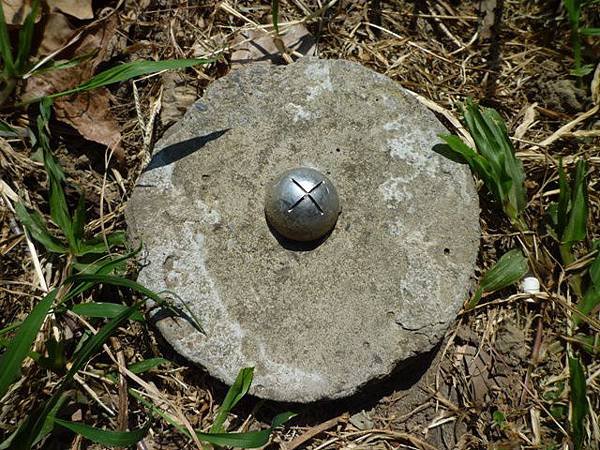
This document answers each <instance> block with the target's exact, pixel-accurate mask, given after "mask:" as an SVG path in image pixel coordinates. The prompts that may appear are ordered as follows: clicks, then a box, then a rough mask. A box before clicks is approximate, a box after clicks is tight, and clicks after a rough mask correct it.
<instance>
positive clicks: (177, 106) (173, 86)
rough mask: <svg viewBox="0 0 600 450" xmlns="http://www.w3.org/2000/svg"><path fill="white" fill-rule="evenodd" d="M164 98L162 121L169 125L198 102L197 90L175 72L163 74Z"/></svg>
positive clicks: (170, 71)
mask: <svg viewBox="0 0 600 450" xmlns="http://www.w3.org/2000/svg"><path fill="white" fill-rule="evenodd" d="M162 82H163V96H162V105H161V111H160V120H161V122H162V124H163V125H169V124H171V123H173V122H175V121H177V120H179V119H181V118H182V117H183V115H184V114H185V112H186V111H187V109H188V108H189V107H190V106H191V105H192V103H194V102H195V101H196V99H197V98H198V94H197V92H196V88H195V87H194V86H192V85H190V84H188V83H187V81H186V80H185V79H184V78H183V76H182V75H181V74H179V73H177V72H176V71H174V70H169V71H167V72H165V73H163V74H162Z"/></svg>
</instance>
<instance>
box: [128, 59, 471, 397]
mask: <svg viewBox="0 0 600 450" xmlns="http://www.w3.org/2000/svg"><path fill="white" fill-rule="evenodd" d="M444 132H446V130H445V129H444V128H443V127H442V125H441V124H440V123H439V122H438V121H437V120H436V118H435V117H434V116H433V114H432V113H431V112H429V111H428V110H427V109H425V108H424V107H422V106H421V105H420V104H418V103H417V101H416V100H415V99H413V98H412V97H411V96H410V95H409V94H407V93H405V91H403V89H402V88H401V87H400V86H399V85H398V84H397V83H395V82H394V81H392V80H390V79H388V78H387V77H385V76H382V75H380V74H377V73H375V72H373V71H371V70H369V69H366V68H364V67H362V66H360V65H358V64H354V63H350V62H346V61H339V60H318V59H315V58H306V59H303V60H301V61H299V62H297V63H295V64H292V65H289V66H267V65H249V66H247V67H244V68H241V69H239V70H237V71H234V72H232V73H230V74H229V75H227V76H225V77H223V78H222V79H219V80H217V81H216V82H214V83H213V84H212V85H211V86H210V87H209V88H208V90H207V91H206V93H205V95H204V97H203V98H202V99H200V100H199V101H198V102H196V103H195V104H194V105H193V106H192V107H191V108H190V110H189V111H188V112H187V113H186V115H185V116H184V118H183V119H182V120H181V121H180V122H179V123H177V124H176V125H174V126H173V127H172V128H171V129H170V130H169V131H168V132H167V133H166V134H165V136H164V137H163V139H162V140H161V141H160V142H158V143H157V145H156V148H155V151H154V156H153V159H152V161H151V162H150V164H149V166H148V168H147V170H146V171H145V172H144V174H143V175H142V177H141V178H140V180H139V182H138V185H137V186H136V188H135V189H134V192H133V194H132V197H131V200H130V201H129V204H128V209H127V220H128V224H129V226H130V231H131V234H132V237H134V238H135V239H140V240H141V241H142V242H143V243H144V260H143V267H142V269H141V271H140V274H139V278H138V281H139V282H141V283H142V284H144V285H145V286H147V287H148V288H150V289H153V290H155V291H159V292H160V291H169V292H171V293H173V294H175V295H170V294H168V293H166V294H165V295H166V296H167V297H171V298H172V299H173V301H174V302H175V303H182V302H183V303H185V304H186V306H187V307H188V308H189V309H190V310H191V311H192V312H193V313H194V315H195V316H196V317H197V318H198V319H199V320H200V322H201V324H202V326H203V328H204V330H205V334H202V333H200V332H198V331H195V330H194V328H192V326H191V325H190V324H189V323H188V322H187V321H185V320H183V319H181V318H173V317H165V318H161V319H159V320H158V321H157V326H158V328H159V329H160V331H161V332H162V334H163V335H164V337H165V338H166V339H167V341H168V342H169V343H170V344H171V345H172V346H173V347H174V349H175V350H176V351H178V352H179V353H180V354H182V355H184V356H185V357H187V358H188V359H190V360H191V361H194V362H196V363H199V364H201V365H202V366H204V367H206V369H208V371H209V372H210V373H211V374H212V375H214V376H216V377H218V378H219V379H221V380H222V381H224V382H226V383H228V384H230V383H232V382H233V380H234V378H235V376H236V374H237V372H238V370H239V369H240V368H242V367H247V366H254V367H255V368H256V370H255V380H254V384H253V386H252V389H251V392H252V393H253V394H255V395H258V396H260V397H264V398H270V399H274V400H286V401H299V402H308V401H313V400H318V399H333V398H340V397H344V396H348V395H350V394H353V393H354V392H355V391H356V390H357V389H359V388H360V387H361V386H362V385H364V384H366V383H367V382H369V381H371V380H374V379H378V378H382V377H384V376H385V375H387V374H389V373H390V372H391V371H392V370H393V369H394V368H396V367H398V365H400V364H402V362H403V361H405V360H406V359H407V358H410V357H414V356H417V355H419V354H421V353H424V352H427V351H428V350H431V348H432V347H433V346H434V345H435V344H436V343H438V342H439V340H440V339H441V338H442V337H443V335H444V332H445V330H446V329H447V327H448V325H449V324H450V323H451V322H452V321H453V320H454V318H455V315H456V312H457V310H458V309H459V308H460V306H461V304H462V303H463V301H464V299H465V298H466V295H467V290H468V288H469V287H470V277H471V275H472V273H473V270H474V266H475V259H476V255H477V250H478V244H479V221H478V215H479V207H478V201H477V195H476V192H475V189H474V185H473V181H472V178H471V175H470V172H469V170H468V167H466V166H464V165H461V164H457V163H455V162H452V161H450V160H448V159H446V158H444V157H443V156H441V155H439V154H438V153H436V152H435V151H434V150H433V147H434V145H436V144H438V143H439V142H440V140H439V138H438V137H437V135H438V134H439V133H444ZM297 166H309V167H314V168H316V169H318V170H320V171H321V172H323V173H324V174H326V175H327V176H328V177H329V178H330V179H331V180H332V181H333V183H335V185H336V187H337V190H338V194H339V197H340V203H341V206H342V213H341V215H340V216H339V219H338V221H337V224H336V227H335V229H334V230H333V232H332V233H331V235H329V236H328V237H327V239H325V240H324V241H323V242H322V243H321V244H320V245H318V246H312V247H305V246H294V245H288V244H286V243H282V242H280V241H279V240H278V239H277V238H276V237H275V236H274V235H273V234H272V233H271V231H270V230H269V227H268V226H267V223H266V220H265V217H264V210H263V208H264V198H265V188H266V186H267V184H268V183H269V181H271V180H272V179H273V178H274V177H275V176H277V175H278V174H280V173H282V172H284V171H285V170H288V169H291V168H293V167H297ZM159 317H160V316H159Z"/></svg>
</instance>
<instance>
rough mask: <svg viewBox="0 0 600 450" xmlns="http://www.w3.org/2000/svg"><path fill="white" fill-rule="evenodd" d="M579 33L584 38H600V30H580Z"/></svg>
mask: <svg viewBox="0 0 600 450" xmlns="http://www.w3.org/2000/svg"><path fill="white" fill-rule="evenodd" d="M579 32H580V33H581V34H583V35H584V36H600V28H580V29H579Z"/></svg>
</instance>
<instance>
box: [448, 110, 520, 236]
mask: <svg viewBox="0 0 600 450" xmlns="http://www.w3.org/2000/svg"><path fill="white" fill-rule="evenodd" d="M463 116H464V120H465V122H466V124H467V127H468V129H469V132H470V133H471V136H473V139H474V141H475V145H476V147H477V149H473V148H471V147H469V146H468V145H466V144H465V143H464V142H463V141H462V140H461V139H460V138H459V137H458V136H452V135H442V136H440V137H441V138H442V139H443V140H444V141H445V142H446V143H447V144H448V147H449V150H450V151H451V152H453V153H454V154H455V156H458V157H459V158H463V159H464V160H466V162H467V163H468V164H469V166H470V167H471V170H472V171H473V172H475V174H477V176H478V177H479V178H481V180H483V182H484V183H485V186H486V187H487V189H488V190H489V192H490V193H491V194H492V195H493V197H494V198H495V200H496V201H497V202H498V203H499V204H500V206H501V207H502V209H503V211H504V213H505V214H506V216H507V217H508V218H509V220H510V221H511V223H512V224H513V225H514V226H515V227H516V228H517V229H519V230H521V231H525V230H527V224H526V223H525V221H524V219H523V217H522V213H523V211H524V209H525V206H526V202H527V198H526V191H525V187H524V185H523V182H524V181H525V172H524V171H523V164H522V163H521V161H520V160H519V159H518V158H517V157H516V156H515V150H514V148H513V146H512V144H511V142H510V139H509V137H508V132H507V130H506V125H505V124H504V121H503V120H502V117H500V114H498V112H496V111H495V110H494V109H491V108H483V107H479V106H478V105H476V104H474V103H473V102H472V101H471V100H467V101H466V103H465V106H464V110H463Z"/></svg>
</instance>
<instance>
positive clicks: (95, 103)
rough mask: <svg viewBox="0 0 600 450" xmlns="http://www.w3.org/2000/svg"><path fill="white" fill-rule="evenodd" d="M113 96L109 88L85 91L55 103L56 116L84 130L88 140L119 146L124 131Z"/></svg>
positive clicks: (79, 129)
mask: <svg viewBox="0 0 600 450" xmlns="http://www.w3.org/2000/svg"><path fill="white" fill-rule="evenodd" d="M111 101H113V96H112V94H111V93H110V91H109V90H108V89H107V88H99V89H96V90H94V91H92V92H83V93H81V94H79V95H76V96H74V97H73V99H67V100H63V101H57V102H55V103H54V111H55V113H56V118H57V119H58V120H60V121H61V122H64V123H67V124H69V125H71V126H72V127H73V128H75V129H76V130H77V131H79V132H80V133H81V135H82V136H83V137H84V138H86V139H87V140H88V141H94V142H98V143H99V144H103V145H106V146H107V147H109V148H115V149H116V148H119V147H120V142H121V132H120V131H119V124H118V123H117V121H116V120H115V117H114V116H113V114H112V113H111V110H110V103H111Z"/></svg>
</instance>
